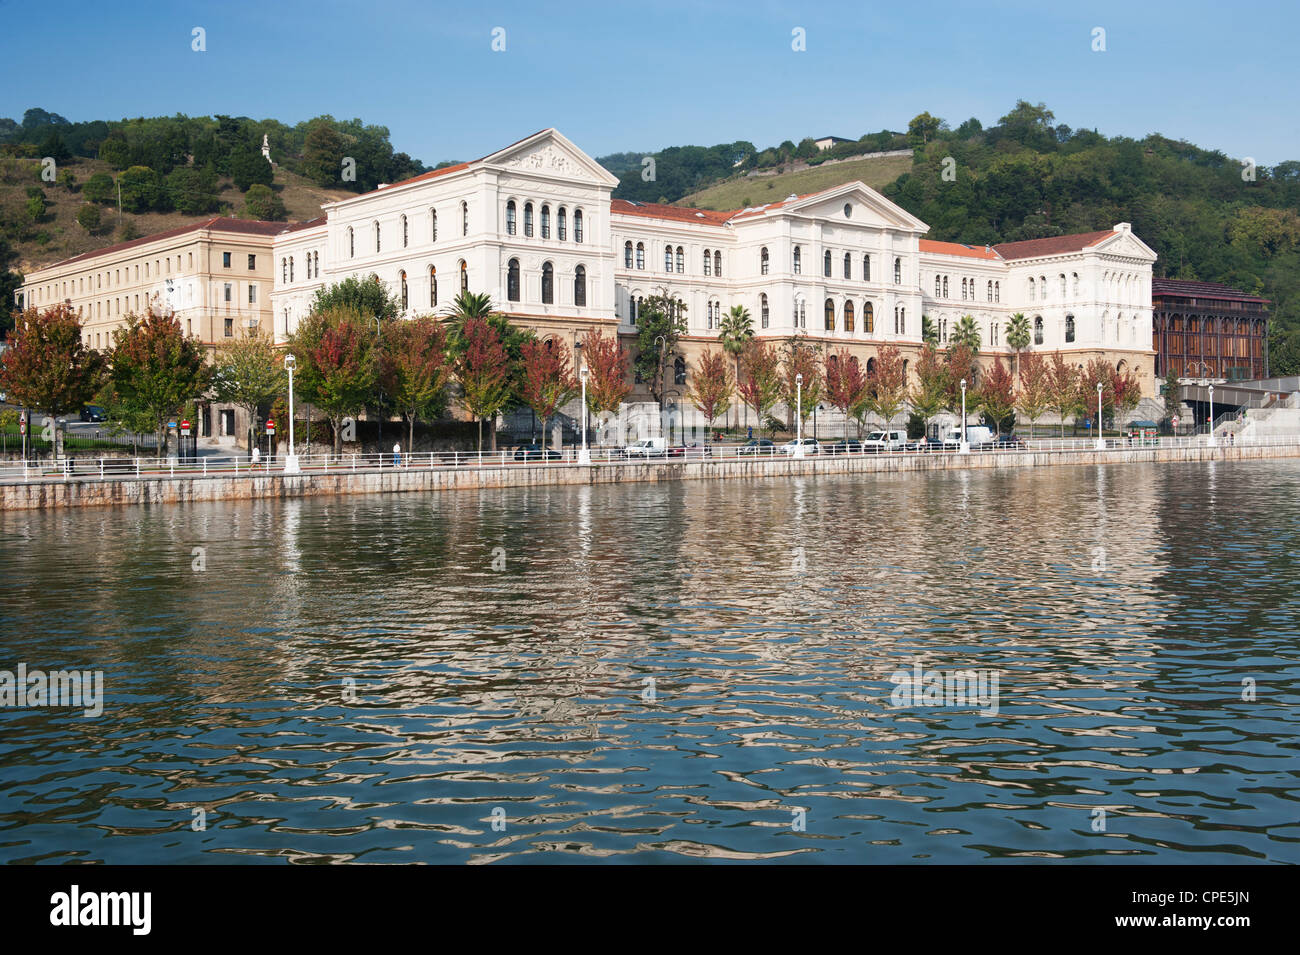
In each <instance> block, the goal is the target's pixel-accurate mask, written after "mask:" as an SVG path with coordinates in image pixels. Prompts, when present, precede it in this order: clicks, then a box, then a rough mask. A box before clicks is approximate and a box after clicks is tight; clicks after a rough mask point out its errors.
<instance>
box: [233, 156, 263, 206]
mask: <svg viewBox="0 0 1300 955" xmlns="http://www.w3.org/2000/svg"><path fill="white" fill-rule="evenodd" d="M229 167H230V178H231V179H233V180H234V181H235V188H236V189H238V190H239V191H240V192H248V190H249V188H250V187H251V186H253V185H263V186H270V185H271V182H272V180H273V178H274V177H273V173H272V169H271V164H270V163H269V162H267V161H266V157H265V156H263V155H262V151H261V149H237V150H235V151H234V152H232V153H231V154H230V159H229ZM245 198H247V197H245Z"/></svg>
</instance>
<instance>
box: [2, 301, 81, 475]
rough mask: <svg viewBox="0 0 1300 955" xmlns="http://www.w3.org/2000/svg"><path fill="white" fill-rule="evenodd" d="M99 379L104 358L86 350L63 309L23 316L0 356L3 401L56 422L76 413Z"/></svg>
mask: <svg viewBox="0 0 1300 955" xmlns="http://www.w3.org/2000/svg"><path fill="white" fill-rule="evenodd" d="M103 374H104V359H103V356H102V355H101V354H100V353H99V352H97V351H95V350H94V349H91V348H87V347H86V345H85V343H84V342H83V341H82V334H81V319H80V318H79V317H78V315H77V313H76V312H74V311H73V310H72V309H71V308H70V307H69V306H67V305H55V306H54V307H52V308H47V309H43V310H40V309H36V308H29V309H27V310H25V311H24V312H23V313H22V314H21V315H19V317H18V323H17V326H16V328H15V332H14V334H12V335H11V336H10V337H9V347H8V348H7V349H5V351H4V352H2V353H0V391H3V392H6V394H7V400H8V401H9V402H10V403H11V404H16V405H21V406H23V407H26V408H31V409H33V410H35V411H40V412H43V413H45V414H47V415H50V416H52V417H54V418H58V417H60V416H62V415H67V414H73V413H80V411H81V408H82V406H83V405H85V404H86V403H87V402H89V401H90V400H91V399H92V398H93V397H94V395H95V392H96V391H97V390H98V389H99V387H100V384H101V383H102V380H103ZM56 453H57V448H56Z"/></svg>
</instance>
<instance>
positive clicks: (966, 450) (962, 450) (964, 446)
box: [957, 378, 970, 454]
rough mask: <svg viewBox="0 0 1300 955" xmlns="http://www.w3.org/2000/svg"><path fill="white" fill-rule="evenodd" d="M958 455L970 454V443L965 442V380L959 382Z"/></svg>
mask: <svg viewBox="0 0 1300 955" xmlns="http://www.w3.org/2000/svg"><path fill="white" fill-rule="evenodd" d="M957 453H958V454H970V442H969V441H968V440H966V379H965V378H963V379H962V380H961V441H960V443H959V444H958V445H957Z"/></svg>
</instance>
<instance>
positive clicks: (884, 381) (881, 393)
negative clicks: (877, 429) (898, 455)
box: [867, 345, 907, 430]
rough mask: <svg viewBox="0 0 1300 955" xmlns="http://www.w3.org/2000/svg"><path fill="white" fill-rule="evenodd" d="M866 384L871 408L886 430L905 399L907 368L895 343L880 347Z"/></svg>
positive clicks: (900, 409) (901, 408) (901, 407)
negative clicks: (883, 423)
mask: <svg viewBox="0 0 1300 955" xmlns="http://www.w3.org/2000/svg"><path fill="white" fill-rule="evenodd" d="M867 385H868V391H869V394H870V398H869V399H868V401H869V403H870V406H871V410H872V411H874V412H875V413H876V414H878V415H880V417H881V418H882V419H883V420H884V422H885V429H886V430H888V429H889V426H890V424H892V423H893V420H894V418H895V417H896V416H897V415H898V413H899V412H900V411H902V410H903V404H904V402H905V401H906V400H907V370H906V368H905V367H904V365H903V355H902V352H900V351H899V350H898V347H897V346H896V345H882V346H881V347H880V350H879V351H878V352H877V353H876V364H875V366H874V368H873V369H872V373H871V374H870V376H869V377H868V379H867Z"/></svg>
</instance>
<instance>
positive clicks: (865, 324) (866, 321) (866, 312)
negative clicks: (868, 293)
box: [862, 302, 876, 335]
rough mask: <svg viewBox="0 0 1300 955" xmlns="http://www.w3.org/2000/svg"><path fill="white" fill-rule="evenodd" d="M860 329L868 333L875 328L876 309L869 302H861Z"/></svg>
mask: <svg viewBox="0 0 1300 955" xmlns="http://www.w3.org/2000/svg"><path fill="white" fill-rule="evenodd" d="M862 330H863V331H864V332H866V333H867V334H868V335H870V334H872V333H873V332H875V330H876V310H875V308H874V307H873V306H872V304H871V303H870V302H863V303H862Z"/></svg>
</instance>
